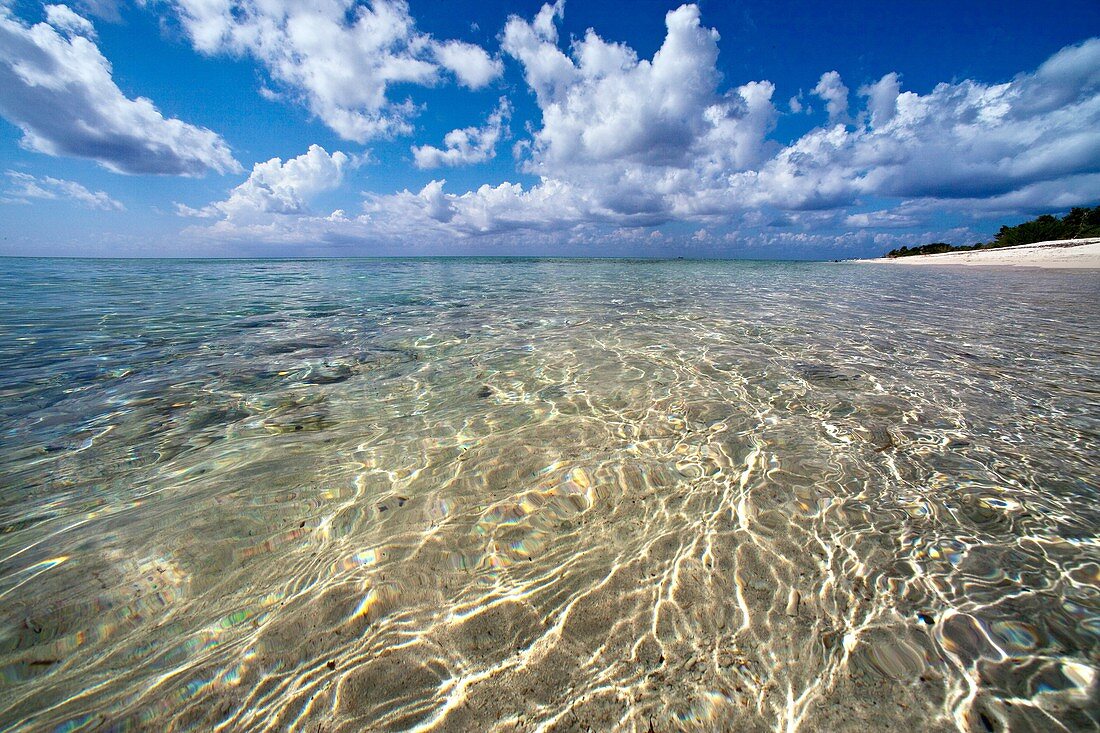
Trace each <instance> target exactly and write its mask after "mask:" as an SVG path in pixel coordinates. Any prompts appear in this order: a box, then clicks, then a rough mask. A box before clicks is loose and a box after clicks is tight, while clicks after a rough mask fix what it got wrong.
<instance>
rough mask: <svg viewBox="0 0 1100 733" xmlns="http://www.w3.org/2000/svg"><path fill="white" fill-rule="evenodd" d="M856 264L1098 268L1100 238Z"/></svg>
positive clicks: (893, 258)
mask: <svg viewBox="0 0 1100 733" xmlns="http://www.w3.org/2000/svg"><path fill="white" fill-rule="evenodd" d="M848 262H857V263H860V264H863V263H870V264H880V265H882V264H898V265H940V266H983V267H1040V268H1044V269H1052V270H1100V238H1093V239H1056V240H1051V241H1049V242H1035V243H1033V244H1019V245H1016V246H1014V247H998V248H997V249H979V250H968V251H964V252H943V253H941V254H931V255H910V256H908V257H879V258H876V259H860V260H848Z"/></svg>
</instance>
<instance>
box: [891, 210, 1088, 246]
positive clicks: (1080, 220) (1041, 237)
mask: <svg viewBox="0 0 1100 733" xmlns="http://www.w3.org/2000/svg"><path fill="white" fill-rule="evenodd" d="M1090 237H1100V206H1095V207H1093V208H1091V209H1084V208H1076V209H1072V210H1070V212H1069V213H1068V214H1066V215H1065V216H1063V217H1062V218H1061V219H1059V218H1058V217H1056V216H1051V215H1050V214H1043V215H1042V216H1040V217H1038V218H1036V219H1032V220H1031V221H1025V222H1024V223H1023V224H1017V225H1016V226H1014V227H1008V226H1004V227H1001V229H1000V231H998V232H997V235H996V236H995V237H993V241H991V242H984V243H983V242H978V243H976V244H971V245H954V244H947V243H946V242H932V243H931V244H922V245H920V246H919V247H912V248H910V247H899V248H898V249H892V250H890V251H889V252H887V253H886V255H885V256H886V257H908V256H910V255H931V254H940V253H942V252H964V251H966V250H972V249H996V248H997V247H1013V246H1015V245H1018V244H1032V243H1034V242H1048V241H1050V240H1053V239H1088V238H1090Z"/></svg>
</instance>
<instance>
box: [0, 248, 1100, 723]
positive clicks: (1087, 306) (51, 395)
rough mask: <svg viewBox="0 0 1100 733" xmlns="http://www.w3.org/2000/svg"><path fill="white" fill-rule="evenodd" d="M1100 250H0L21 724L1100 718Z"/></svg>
mask: <svg viewBox="0 0 1100 733" xmlns="http://www.w3.org/2000/svg"><path fill="white" fill-rule="evenodd" d="M1098 315H1100V276H1097V274H1095V273H1061V272H1041V271H1011V270H1009V271H1006V270H986V271H983V270H973V269H969V270H966V271H951V270H931V269H929V270H924V269H919V270H918V269H917V268H892V267H885V266H874V265H837V264H824V263H819V264H777V263H745V262H741V263H720V262H706V263H700V262H624V261H536V260H495V261H494V260H484V261H478V260H434V261H433V260H417V261H393V260H391V261H376V260H337V261H305V262H292V261H254V262H241V261H236V262H186V261H172V262H168V261H160V262H157V261H151V262H132V261H131V262H103V261H100V262H94V261H62V260H6V261H4V262H3V267H2V269H0V431H2V432H0V441H2V443H0V487H2V491H0V710H2V711H3V712H2V713H0V728H14V729H27V730H64V731H72V730H92V729H95V730H101V729H108V730H113V729H117V730H127V729H144V728H150V729H155V730H210V729H214V728H217V729H221V730H242V729H264V728H270V729H286V728H291V729H300V730H324V731H334V730H347V731H352V730H364V729H420V730H425V729H437V730H462V731H465V730H476V729H487V728H491V727H494V726H495V729H497V730H535V729H553V730H584V729H587V728H590V729H592V730H610V729H622V730H639V731H648V730H651V729H652V730H657V731H665V730H680V729H708V730H713V729H730V730H746V731H754V730H762V731H763V730H778V731H792V730H795V729H802V730H814V731H816V730H834V731H836V730H953V729H962V730H974V731H988V730H997V731H999V730H1004V729H1011V730H1061V729H1069V730H1095V729H1096V728H1097V726H1098V720H1100V714H1098V712H1097V710H1098V707H1097V697H1098V689H1097V685H1098V678H1097V671H1098V668H1100V537H1098V526H1100V524H1098V523H1100V508H1098V501H1097V500H1098V487H1100V338H1098V336H1097V333H1098V331H1097V322H1098Z"/></svg>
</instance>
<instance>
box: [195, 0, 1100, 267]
mask: <svg viewBox="0 0 1100 733" xmlns="http://www.w3.org/2000/svg"><path fill="white" fill-rule="evenodd" d="M563 12H564V5H563V4H562V3H561V2H558V3H555V4H553V5H550V4H546V5H543V6H542V8H541V9H540V10H539V11H538V13H537V14H536V15H535V16H534V18H532V19H524V18H520V17H517V16H512V17H510V18H509V19H508V21H507V23H506V25H505V28H504V32H503V34H502V37H501V38H502V41H501V47H502V49H503V51H504V53H505V54H507V55H508V56H510V57H511V58H514V59H515V60H516V61H517V62H518V63H519V65H520V67H521V69H522V72H523V77H524V79H525V80H526V83H527V84H528V86H529V88H530V91H531V93H532V94H533V96H534V101H535V103H536V104H537V106H538V109H539V112H540V113H541V114H540V117H539V118H537V120H536V121H535V122H534V123H532V124H530V125H529V127H528V137H527V138H526V139H523V140H520V141H519V142H517V144H516V148H515V149H516V151H517V152H518V154H519V166H520V169H521V170H522V171H523V172H525V173H528V174H530V175H533V176H535V177H536V178H537V182H536V183H534V184H533V185H526V186H525V185H521V184H520V183H514V182H508V181H505V182H503V183H499V184H496V185H483V186H480V187H477V188H474V189H472V190H468V191H461V190H458V191H448V190H447V188H446V185H445V181H443V180H433V181H431V182H430V183H428V184H427V185H425V186H423V187H422V188H421V189H420V190H404V191H399V192H396V193H392V194H379V193H372V194H368V195H366V196H365V198H364V200H363V204H362V206H363V208H362V213H360V214H358V215H351V216H348V215H346V214H342V215H341V216H339V217H316V216H308V215H307V216H304V217H302V218H301V219H299V220H294V219H293V218H292V217H279V216H274V217H269V218H268V219H267V220H266V222H265V221H260V220H257V221H255V222H253V223H250V224H249V228H248V229H247V230H246V229H238V230H236V233H237V234H239V235H241V236H245V232H246V231H247V235H248V236H256V237H260V236H270V237H273V238H276V239H278V240H279V241H284V242H286V241H303V242H307V241H313V240H314V239H316V238H318V237H320V238H340V239H341V240H342V241H352V240H356V241H363V242H376V243H377V242H388V243H393V242H420V243H422V242H439V243H450V242H458V241H462V240H475V239H476V240H479V241H512V240H511V238H512V237H513V235H514V233H515V232H528V233H537V234H542V233H553V232H556V233H558V235H560V236H562V237H579V236H581V234H580V233H584V236H589V235H591V234H592V233H593V232H596V231H603V232H610V231H619V230H622V229H629V228H636V227H637V228H640V227H654V226H663V225H665V224H667V223H683V222H686V223H690V227H684V229H685V230H690V231H697V230H699V229H700V228H702V229H705V230H706V231H708V232H710V233H711V234H713V235H714V236H713V239H712V240H708V246H710V245H713V244H715V243H717V242H719V241H724V240H722V236H721V232H722V231H723V230H725V231H734V232H737V233H738V236H739V237H741V239H739V240H738V241H749V240H752V239H753V237H755V240H754V241H760V242H776V243H779V245H777V246H780V245H781V246H783V247H796V246H801V245H797V242H796V240H794V239H783V238H782V237H781V236H780V235H783V236H787V235H790V236H794V235H795V234H806V233H807V231H808V230H809V229H814V228H816V229H814V231H818V230H819V229H820V231H818V233H819V234H820V235H821V236H820V237H818V238H816V239H815V238H804V239H803V240H799V241H802V242H804V243H810V242H833V244H834V245H835V244H836V242H837V241H839V240H837V239H836V237H840V236H847V235H853V232H854V233H857V234H859V238H857V240H858V241H861V242H871V241H872V239H871V234H870V233H873V232H874V230H876V229H890V230H894V232H895V234H892V235H891V236H895V235H896V236H902V235H901V234H900V232H901V231H902V230H911V231H912V232H918V231H920V230H921V228H922V227H923V228H925V229H927V231H929V232H933V231H936V230H935V229H934V228H930V227H929V225H928V223H927V222H928V221H929V220H930V219H932V218H933V212H937V211H943V210H945V209H946V210H954V211H956V212H959V211H965V210H967V209H973V210H975V211H991V210H994V209H995V210H997V211H1007V212H1032V211H1035V210H1037V209H1044V208H1045V209H1047V210H1056V209H1064V208H1067V207H1069V206H1074V205H1083V204H1091V203H1094V199H1095V196H1096V193H1095V192H1096V190H1097V187H1096V181H1097V180H1098V178H1100V134H1098V133H1097V132H1096V130H1098V129H1100V39H1092V40H1089V41H1086V42H1084V43H1081V44H1078V45H1075V46H1070V47H1067V48H1065V49H1063V50H1061V51H1060V52H1058V53H1057V54H1055V55H1054V56H1052V57H1051V58H1050V59H1049V60H1048V61H1047V62H1045V63H1044V64H1042V65H1041V66H1040V67H1039V68H1038V69H1036V70H1034V71H1032V72H1029V73H1021V74H1019V75H1017V76H1016V77H1014V78H1012V79H1010V80H1008V81H1002V82H1000V83H986V82H980V81H975V80H962V81H955V82H950V83H942V84H939V85H937V86H936V87H935V88H933V89H932V90H931V91H929V92H927V93H924V94H918V93H916V92H911V91H904V90H903V89H902V84H901V77H900V75H899V74H898V73H896V72H893V73H888V74H886V75H884V76H883V77H881V78H880V79H879V80H878V81H877V82H874V83H871V84H869V85H865V86H863V87H861V88H860V90H859V94H858V95H857V96H856V97H855V100H854V101H855V109H852V108H850V107H849V106H848V105H849V90H848V88H847V87H846V86H845V84H844V83H843V81H842V79H841V78H840V75H839V74H838V73H836V72H828V73H825V74H823V75H822V76H821V77H820V78H819V79H818V81H817V86H816V87H815V89H814V90H813V93H814V94H815V95H816V96H818V97H820V98H822V99H823V100H824V102H825V106H826V108H827V110H828V112H829V119H828V121H827V122H826V123H825V124H823V125H822V126H820V127H816V128H814V129H812V130H810V131H808V132H806V133H805V134H804V135H802V136H800V137H798V138H796V139H794V140H792V141H790V142H789V143H787V144H780V143H779V142H778V141H776V140H773V139H771V137H770V136H771V134H772V131H773V129H774V126H775V122H776V118H777V116H778V114H779V113H778V110H777V109H776V107H775V105H774V103H773V101H772V98H773V96H774V91H775V90H774V86H773V85H772V84H771V82H768V81H766V80H760V81H747V82H744V83H740V84H735V85H732V86H728V87H727V86H724V85H723V81H722V76H721V74H720V73H719V72H718V69H717V66H716V63H717V57H718V44H719V40H720V39H719V37H718V34H717V32H715V31H714V30H713V29H710V28H707V27H706V26H705V25H704V24H703V23H702V21H701V17H700V13H699V9H698V8H697V7H696V6H694V5H684V6H682V7H680V8H678V9H676V10H674V11H672V12H670V13H668V14H667V16H666V19H665V20H666V29H667V30H666V35H665V38H664V40H663V42H662V44H661V46H660V48H659V49H658V50H657V51H656V52H655V53H654V55H653V56H652V57H651V58H642V57H640V56H639V55H638V54H637V52H636V51H635V50H634V49H632V48H630V47H629V46H626V45H624V44H619V43H613V42H609V41H606V40H604V39H603V38H601V37H600V36H599V35H597V33H596V32H595V31H594V30H589V31H588V32H587V33H585V34H584V36H583V37H580V38H575V39H572V40H571V41H570V42H569V43H568V46H565V45H564V42H562V41H560V40H559V37H558V31H557V23H558V22H559V21H560V19H561V18H562V15H563ZM501 127H502V130H503V120H502V123H501ZM493 130H494V125H493V124H492V121H491V120H490V121H489V122H487V123H486V125H484V126H482V127H471V128H465V129H462V130H456V131H452V132H451V133H449V134H448V136H447V139H445V141H444V144H443V146H442V147H440V148H437V147H433V146H422V147H417V148H414V149H413V150H414V156H415V157H416V158H417V162H418V164H420V165H421V166H422V167H428V166H435V165H445V164H450V163H455V164H457V163H459V162H469V161H472V160H478V159H482V156H488V155H490V152H489V151H491V150H492V149H493V148H494V146H495V145H496V144H497V142H498V141H497V140H496V139H495V138H494V134H493ZM502 134H503V132H502ZM490 141H491V143H492V144H489V142H490ZM868 208H874V209H875V210H874V211H870V212H868V211H867V209H868ZM219 211H220V210H219ZM221 213H222V215H223V216H224V212H221ZM209 232H210V233H215V234H217V235H218V236H222V237H229V236H235V235H234V234H233V228H232V222H230V221H229V220H224V221H221V222H218V224H217V226H216V227H215V228H214V229H211V230H209ZM753 232H755V234H753ZM864 234H866V235H867V236H864ZM941 234H942V230H941ZM967 236H972V235H971V234H968V235H967ZM830 237H831V238H832V239H830ZM685 239H686V237H685ZM571 241H573V240H571ZM884 241H885V240H884ZM970 241H973V240H970ZM456 246H457V245H456ZM807 246H809V244H807ZM837 246H839V245H837Z"/></svg>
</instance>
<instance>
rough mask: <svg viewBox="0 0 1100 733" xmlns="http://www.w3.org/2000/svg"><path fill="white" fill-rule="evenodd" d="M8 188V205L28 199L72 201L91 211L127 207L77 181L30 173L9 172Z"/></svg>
mask: <svg viewBox="0 0 1100 733" xmlns="http://www.w3.org/2000/svg"><path fill="white" fill-rule="evenodd" d="M5 175H7V177H8V182H9V185H8V188H6V189H5V190H4V196H5V199H4V200H5V202H6V203H28V201H27V199H49V200H57V199H70V200H72V201H76V202H77V203H79V204H81V205H82V206H86V207H88V208H89V209H102V210H104V211H123V210H124V209H125V207H124V206H123V205H122V204H121V203H119V202H118V201H115V200H114V199H113V198H111V197H110V196H108V195H107V194H106V193H105V192H103V191H89V190H88V189H87V188H85V187H84V186H82V185H80V184H79V183H77V182H76V181H66V180H64V179H61V178H51V177H49V176H45V177H42V178H37V177H35V176H32V175H31V174H29V173H20V172H19V171H11V170H10V171H8V172H7V173H6V174H5Z"/></svg>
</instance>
